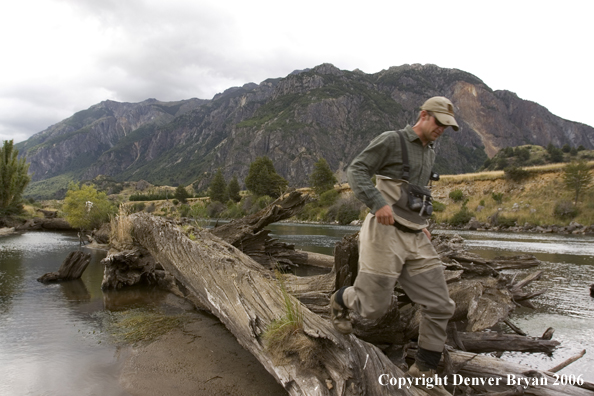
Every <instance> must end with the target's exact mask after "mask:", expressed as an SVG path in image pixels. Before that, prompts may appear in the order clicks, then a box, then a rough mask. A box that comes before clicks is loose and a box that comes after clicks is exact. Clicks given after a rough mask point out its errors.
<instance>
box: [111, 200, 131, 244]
mask: <svg viewBox="0 0 594 396" xmlns="http://www.w3.org/2000/svg"><path fill="white" fill-rule="evenodd" d="M110 226H111V232H110V235H109V239H110V243H111V244H112V245H113V246H114V247H117V248H118V249H120V250H126V249H128V248H131V247H133V246H134V238H133V237H132V231H133V227H134V226H133V225H132V221H130V218H129V213H128V210H127V208H126V206H125V205H123V204H122V205H120V208H119V212H118V214H117V215H116V216H115V217H112V218H111V221H110Z"/></svg>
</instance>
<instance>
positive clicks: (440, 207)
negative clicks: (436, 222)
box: [433, 201, 446, 212]
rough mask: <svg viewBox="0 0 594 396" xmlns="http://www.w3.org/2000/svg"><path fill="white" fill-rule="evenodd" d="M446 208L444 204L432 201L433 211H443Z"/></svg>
mask: <svg viewBox="0 0 594 396" xmlns="http://www.w3.org/2000/svg"><path fill="white" fill-rule="evenodd" d="M444 210H446V205H445V204H444V203H441V202H439V201H433V211H434V212H443V211H444Z"/></svg>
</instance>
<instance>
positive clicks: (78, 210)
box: [62, 182, 116, 230]
mask: <svg viewBox="0 0 594 396" xmlns="http://www.w3.org/2000/svg"><path fill="white" fill-rule="evenodd" d="M62 211H63V212H64V214H65V218H66V221H68V223H70V225H71V226H72V227H74V228H80V229H86V230H92V229H94V228H99V227H100V226H101V224H103V223H106V222H108V221H109V216H112V215H115V213H116V207H115V205H113V204H112V203H111V202H109V200H108V199H107V194H105V193H104V192H97V190H96V189H95V186H93V185H87V184H83V185H82V186H80V185H79V184H78V183H74V182H71V183H70V185H68V191H67V192H66V199H65V200H64V206H63V208H62Z"/></svg>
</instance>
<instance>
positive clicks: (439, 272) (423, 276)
mask: <svg viewBox="0 0 594 396" xmlns="http://www.w3.org/2000/svg"><path fill="white" fill-rule="evenodd" d="M407 264H408V263H407ZM399 282H400V285H401V286H402V289H403V290H404V291H405V293H406V294H407V295H408V296H409V297H410V299H411V300H412V301H413V302H415V303H416V304H419V305H420V306H421V313H422V318H421V323H420V325H419V342H418V344H419V349H418V352H417V357H416V359H415V363H414V364H413V365H412V366H411V367H410V369H409V371H408V374H409V375H410V376H412V377H423V376H425V377H434V376H435V373H436V371H437V366H438V364H439V361H440V360H441V354H442V351H443V348H444V344H445V341H446V338H447V335H446V327H447V325H448V321H449V320H450V318H451V317H452V315H453V314H454V310H455V308H456V304H455V303H454V302H453V301H452V299H450V297H449V292H448V287H447V284H446V281H445V276H444V269H443V266H439V267H436V268H433V269H430V270H427V271H423V272H420V273H417V274H415V275H413V276H411V274H410V271H409V268H408V265H405V267H404V270H403V271H402V274H401V276H400V279H399ZM426 391H427V392H428V393H429V394H432V395H437V396H446V395H449V392H447V391H446V390H445V388H444V387H443V386H435V387H434V388H432V389H426Z"/></svg>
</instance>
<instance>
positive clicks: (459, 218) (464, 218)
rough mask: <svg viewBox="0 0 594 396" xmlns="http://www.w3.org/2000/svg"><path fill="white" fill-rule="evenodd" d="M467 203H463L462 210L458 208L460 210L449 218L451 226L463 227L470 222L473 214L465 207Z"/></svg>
mask: <svg viewBox="0 0 594 396" xmlns="http://www.w3.org/2000/svg"><path fill="white" fill-rule="evenodd" d="M467 202H468V201H466V202H464V205H462V208H460V210H459V211H458V212H457V213H455V214H454V215H453V216H452V217H451V218H450V220H449V221H448V223H449V224H450V225H453V226H454V227H459V226H463V225H465V224H467V223H468V222H469V221H470V219H472V217H473V216H474V213H472V212H471V211H469V210H468V208H467V207H466V204H467Z"/></svg>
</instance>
